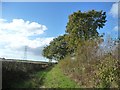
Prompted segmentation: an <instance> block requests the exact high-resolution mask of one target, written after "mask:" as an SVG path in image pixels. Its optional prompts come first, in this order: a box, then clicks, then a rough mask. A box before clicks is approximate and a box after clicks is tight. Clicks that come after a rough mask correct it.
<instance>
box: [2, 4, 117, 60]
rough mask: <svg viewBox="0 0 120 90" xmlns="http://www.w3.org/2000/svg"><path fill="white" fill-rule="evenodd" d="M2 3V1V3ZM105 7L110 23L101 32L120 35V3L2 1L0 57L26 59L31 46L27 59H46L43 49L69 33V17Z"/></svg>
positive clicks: (115, 35) (114, 36)
mask: <svg viewBox="0 0 120 90" xmlns="http://www.w3.org/2000/svg"><path fill="white" fill-rule="evenodd" d="M0 5H1V4H0ZM92 9H95V10H98V11H100V10H103V11H105V12H106V14H107V23H106V26H105V27H104V28H103V29H100V30H98V32H99V33H105V35H107V34H110V35H111V36H112V37H113V38H116V37H118V3H112V2H103V3H87V2H86V3H80V2H79V3H78V2H77V3H65V2H64V3H52V2H51V3H41V2H39V3H38V2H37V3H25V2H23V3H20V2H19V3H13V2H11V3H10V2H6V3H5V2H3V3H2V18H0V57H5V58H16V59H23V57H24V50H25V46H27V59H30V60H40V61H41V60H42V61H45V60H47V59H45V58H44V57H43V56H42V49H43V47H44V46H46V45H49V42H50V41H51V40H52V39H53V38H55V37H57V36H59V35H63V34H64V33H65V27H66V25H67V22H68V16H69V15H70V14H72V13H73V12H76V11H78V10H81V11H88V10H92Z"/></svg>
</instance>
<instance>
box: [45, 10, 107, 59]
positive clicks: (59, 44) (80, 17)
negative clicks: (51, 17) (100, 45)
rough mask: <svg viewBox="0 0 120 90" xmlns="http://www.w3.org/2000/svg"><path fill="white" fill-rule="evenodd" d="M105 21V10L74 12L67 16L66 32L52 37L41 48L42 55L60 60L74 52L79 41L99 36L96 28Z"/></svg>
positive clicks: (101, 26)
mask: <svg viewBox="0 0 120 90" xmlns="http://www.w3.org/2000/svg"><path fill="white" fill-rule="evenodd" d="M105 22H106V12H103V11H95V10H91V11H88V12H81V11H78V12H74V13H73V14H71V15H70V16H69V21H68V23H67V26H66V33H65V34H64V35H63V36H59V37H57V38H55V39H53V41H52V42H50V45H49V46H46V47H45V48H44V49H43V56H45V57H46V58H49V59H54V60H60V59H62V58H64V57H65V56H66V55H67V54H71V53H74V51H75V50H76V49H77V47H78V44H80V42H81V41H83V40H89V39H93V38H98V37H100V36H99V33H98V31H97V29H100V28H103V26H105Z"/></svg>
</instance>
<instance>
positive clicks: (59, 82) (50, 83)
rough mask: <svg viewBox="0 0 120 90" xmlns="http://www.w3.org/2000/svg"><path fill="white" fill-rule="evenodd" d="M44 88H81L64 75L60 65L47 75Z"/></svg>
mask: <svg viewBox="0 0 120 90" xmlns="http://www.w3.org/2000/svg"><path fill="white" fill-rule="evenodd" d="M43 86H45V87H47V88H79V86H78V85H77V84H76V83H75V82H74V81H72V80H71V79H70V78H69V77H67V76H65V75H64V74H63V73H62V71H61V69H60V67H59V64H58V65H56V66H55V67H54V68H53V69H52V70H51V71H50V72H48V73H47V75H46V77H45V79H44V81H43Z"/></svg>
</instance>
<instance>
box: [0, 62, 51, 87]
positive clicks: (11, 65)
mask: <svg viewBox="0 0 120 90" xmlns="http://www.w3.org/2000/svg"><path fill="white" fill-rule="evenodd" d="M48 66H49V65H48V63H44V62H32V61H28V62H27V61H24V62H23V61H20V60H18V61H2V87H3V88H12V87H14V84H15V83H20V82H22V81H24V80H27V79H29V78H31V77H32V76H31V75H32V74H33V73H36V72H37V71H42V70H44V69H46V68H47V67H48Z"/></svg>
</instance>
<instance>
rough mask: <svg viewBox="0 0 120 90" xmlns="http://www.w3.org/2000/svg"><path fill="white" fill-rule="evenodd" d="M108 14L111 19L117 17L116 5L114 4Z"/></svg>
mask: <svg viewBox="0 0 120 90" xmlns="http://www.w3.org/2000/svg"><path fill="white" fill-rule="evenodd" d="M110 14H111V15H112V16H113V17H118V3H114V4H113V5H112V7H111V9H110Z"/></svg>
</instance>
